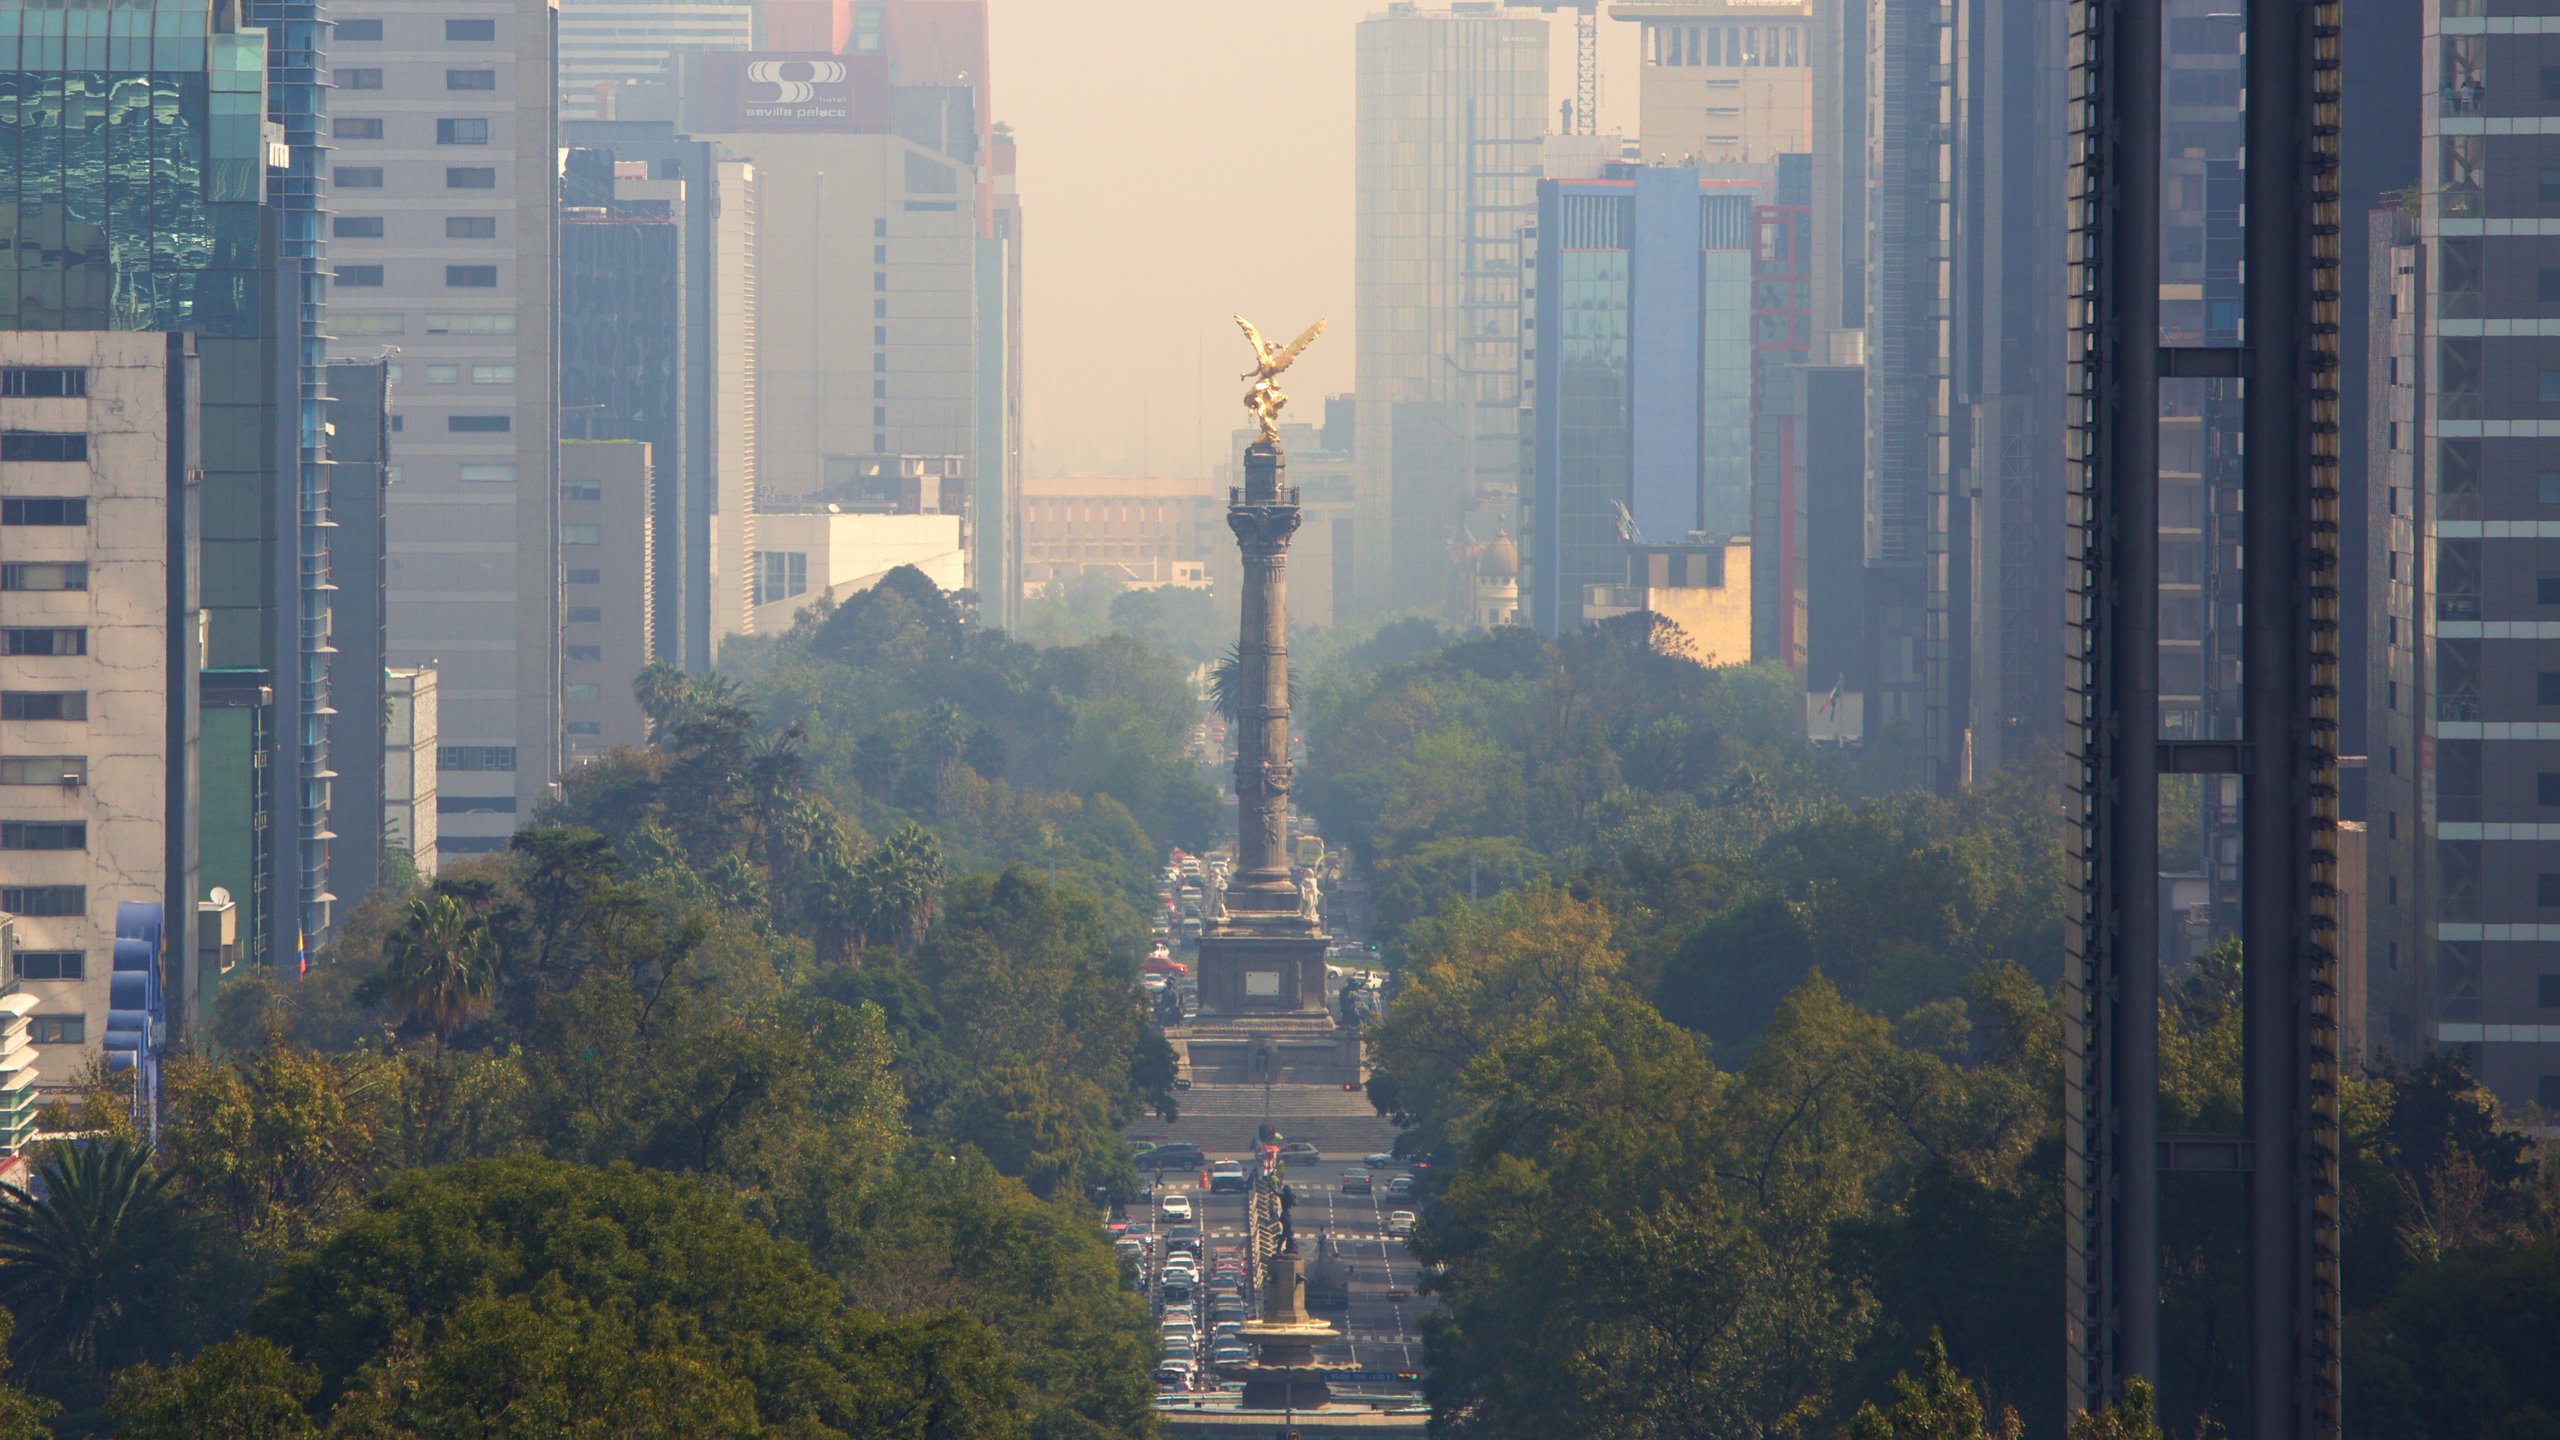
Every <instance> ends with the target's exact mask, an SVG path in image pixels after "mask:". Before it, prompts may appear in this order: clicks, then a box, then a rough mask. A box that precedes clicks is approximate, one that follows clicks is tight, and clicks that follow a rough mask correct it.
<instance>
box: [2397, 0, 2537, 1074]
mask: <svg viewBox="0 0 2560 1440" xmlns="http://www.w3.org/2000/svg"><path fill="white" fill-rule="evenodd" d="M2488 8H2489V7H2485V6H2481V5H2477V4H2469V3H2459V0H2430V3H2429V4H2428V6H2427V10H2426V45H2425V53H2426V54H2427V55H2428V57H2429V63H2430V64H2431V65H2432V66H2434V67H2435V69H2434V73H2431V74H2429V75H2427V76H2426V77H2425V79H2426V82H2427V84H2426V99H2425V100H2424V101H2423V102H2422V103H2423V116H2424V120H2423V133H2424V140H2425V144H2424V148H2423V150H2422V152H2421V155H2422V166H2423V171H2422V177H2421V181H2420V184H2419V185H2418V187H2417V192H2416V201H2415V213H2414V215H2413V216H2412V218H2411V223H2410V224H2409V225H2408V226H2407V227H2406V228H2402V227H2401V226H2399V225H2398V224H2397V223H2396V222H2390V221H2387V220H2386V222H2385V224H2384V225H2383V226H2378V227H2376V229H2375V230H2374V232H2373V238H2374V239H2375V240H2377V241H2379V242H2384V243H2386V244H2387V245H2388V247H2389V252H2390V255H2391V257H2392V263H2391V264H2389V265H2387V266H2386V265H2381V264H2377V265H2375V266H2374V267H2373V276H2374V282H2375V303H2374V304H2373V305H2372V306H2371V307H2370V308H2369V310H2368V314H2369V315H2371V316H2372V317H2374V320H2375V323H2376V326H2377V329H2376V336H2377V339H2381V338H2384V335H2383V331H2382V330H2381V328H2380V327H2385V326H2387V327H2388V339H2389V341H2390V342H2391V343H2390V344H2389V345H2388V346H2387V347H2386V348H2385V349H2384V353H2383V355H2382V357H2381V358H2382V361H2383V363H2382V365H2381V366H2380V367H2379V368H2380V370H2381V375H2380V377H2379V378H2380V380H2381V383H2382V386H2383V387H2384V392H2387V395H2388V398H2387V400H2386V401H2385V403H2379V404H2376V405H2374V406H2373V407H2372V408H2371V410H2370V411H2369V416H2370V418H2369V424H2368V431H2367V434H2368V436H2376V432H2377V431H2378V432H2379V434H2378V437H2377V438H2378V439H2379V441H2380V446H2381V448H2380V452H2379V453H2376V454H2369V455H2368V457H2367V459H2368V466H2369V469H2368V475H2369V477H2370V478H2371V479H2372V480H2374V481H2377V482H2379V483H2375V484H2373V485H2371V487H2370V490H2369V494H2370V496H2371V498H2372V501H2373V502H2374V504H2375V506H2376V509H2377V510H2378V512H2379V513H2378V514H2376V515H2374V516H2373V517H2372V518H2371V526H2372V528H2373V529H2374V530H2376V531H2379V532H2382V534H2383V536H2384V541H2383V543H2382V544H2381V546H2380V547H2379V548H2380V549H2381V551H2382V553H2381V555H2380V557H2379V558H2380V559H2381V561H2382V563H2383V571H2382V575H2381V576H2380V577H2377V582H2376V588H2377V589H2379V590H2381V591H2382V592H2383V594H2384V596H2385V600H2386V607H2387V608H2386V609H2385V611H2384V613H2383V615H2382V617H2381V619H2382V621H2383V626H2382V629H2381V631H2380V632H2379V633H2378V634H2377V635H2376V636H2375V637H2374V638H2375V640H2376V642H2377V649H2376V655H2377V660H2378V662H2379V663H2377V664H2376V665H2375V666H2374V667H2373V668H2374V670H2375V671H2376V673H2377V674H2378V675H2380V676H2382V677H2383V678H2384V679H2385V682H2386V683H2385V688H2384V689H2383V691H2382V693H2381V695H2380V696H2379V697H2376V698H2377V703H2375V704H2374V706H2373V711H2372V719H2371V722H2370V735H2371V743H2372V744H2373V745H2374V746H2375V747H2376V748H2375V751H2374V753H2373V754H2372V755H2371V756H2370V757H2369V761H2368V764H2369V769H2370V772H2371V783H2372V787H2373V791H2372V793H2373V801H2372V804H2371V805H2370V806H2369V808H2368V817H2369V818H2368V824H2369V826H2370V829H2369V832H2368V834H2369V839H2370V844H2371V847H2372V850H2373V852H2374V855H2375V857H2376V858H2375V860H2374V862H2373V863H2372V867H2371V871H2372V874H2373V876H2374V878H2375V879H2377V880H2379V881H2381V882H2382V883H2381V885H2380V886H2379V887H2376V888H2377V893H2374V894H2373V895H2372V896H2371V901H2372V903H2373V904H2374V905H2375V906H2376V908H2375V909H2374V910H2373V911H2372V912H2371V913H2372V914H2373V917H2374V921H2373V925H2372V927H2371V931H2370V938H2369V944H2370V946H2371V947H2372V949H2373V950H2374V951H2378V952H2381V958H2380V959H2379V960H2378V961H2377V963H2376V964H2375V965H2374V966H2373V970H2374V973H2375V976H2376V983H2377V987H2378V988H2381V989H2384V990H2385V991H2386V992H2387V993H2386V994H2384V995H2377V997H2376V1006H2375V1008H2376V1011H2377V1018H2378V1019H2379V1020H2380V1022H2381V1023H2379V1024H2378V1025H2377V1026H2376V1030H2377V1032H2378V1036H2377V1039H2378V1042H2379V1043H2380V1044H2382V1045H2384V1046H2387V1047H2389V1048H2392V1049H2394V1050H2397V1051H2399V1052H2401V1053H2403V1054H2406V1053H2408V1052H2410V1051H2412V1050H2414V1049H2416V1048H2417V1047H2421V1046H2427V1047H2438V1048H2443V1049H2448V1050H2452V1051H2454V1052H2456V1053H2458V1054H2461V1055H2463V1056H2464V1057H2465V1058H2466V1059H2467V1060H2468V1061H2469V1063H2470V1067H2471V1070H2472V1073H2474V1074H2476V1075H2478V1076H2479V1077H2480V1078H2481V1079H2482V1080H2483V1081H2485V1082H2486V1083H2487V1084H2488V1085H2489V1086H2490V1087H2491V1088H2493V1089H2494V1090H2496V1091H2497V1092H2498V1094H2499V1095H2500V1096H2501V1097H2502V1098H2504V1099H2505V1100H2507V1101H2508V1102H2509V1103H2538V1104H2541V1105H2543V1106H2545V1107H2546V1108H2549V1107H2555V1106H2560V963H2555V962H2554V961H2553V959H2552V958H2551V957H2552V956H2553V955H2554V954H2555V953H2560V952H2555V949H2554V946H2555V942H2560V662H2555V661H2554V660H2553V658H2552V657H2553V654H2554V651H2553V646H2552V640H2553V638H2554V636H2555V635H2560V622H2555V621H2554V620H2553V619H2551V618H2549V617H2551V616H2552V615H2554V614H2555V613H2560V519H2555V518H2554V517H2560V461H2555V459H2554V455H2555V454H2560V336H2555V335H2554V334H2553V333H2551V324H2550V321H2549V319H2548V318H2547V317H2548V316H2550V315H2551V314H2552V313H2553V312H2554V309H2555V307H2560V242H2555V240H2554V239H2553V237H2552V236H2551V234H2550V233H2549V230H2550V225H2551V220H2550V217H2552V216H2553V215H2555V214H2560V157H2555V156H2554V155H2553V153H2552V148H2551V144H2550V140H2549V136H2548V133H2547V132H2549V131H2550V130H2552V129H2554V128H2555V127H2560V87H2555V86H2554V85H2553V84H2552V83H2551V77H2552V74H2553V72H2554V69H2555V64H2554V61H2555V58H2560V57H2555V55H2554V53H2553V51H2552V49H2551V46H2550V44H2549V43H2547V41H2548V36H2547V35H2545V34H2544V33H2543V32H2545V31H2550V30H2560V6H2555V5H2553V4H2552V3H2550V0H2535V3H2521V4H2510V5H2505V6H2501V7H2498V8H2499V11H2500V13H2498V14H2496V15H2490V14H2487V13H2485V11H2486V10H2487V9H2488ZM2380 253H2381V252H2380V251H2379V250H2377V252H2376V254H2377V258H2378V257H2379V255H2380ZM2403 272H2405V274H2404V273H2403ZM2385 285H2388V287H2389V288H2388V289H2385V288H2383V287H2384V286H2385ZM2404 387H2405V388H2404ZM2384 392H2377V394H2378V396H2379V395H2381V394H2383V393H2384ZM2404 402H2405V403H2404ZM2404 409H2405V412H2406V413H2405V415H2404V414H2403V413H2402V412H2403V410H2404ZM2404 479H2405V481H2406V483H2405V484H2404V483H2402V482H2403V480H2404ZM2402 577H2406V583H2405V585H2404V584H2402V583H2399V582H2400V581H2401V579H2402ZM2404 737H2405V739H2406V741H2407V742H2409V743H2405V744H2404ZM2393 851H2399V852H2400V853H2399V854H2397V855H2390V856H2389V858H2384V857H2385V856H2386V855H2387V854H2388V852H2393ZM2394 886H2396V887H2397V888H2398V890H2399V894H2398V895H2397V896H2394V895H2393V894H2392V893H2391V887H2394ZM2412 892H2414V893H2412ZM2393 944H2397V945H2399V946H2400V947H2401V950H2400V960H2399V962H2398V968H2397V970H2396V971H2395V970H2394V969H2393V968H2392V962H2391V961H2390V959H2389V954H2390V952H2389V948H2388V947H2389V946H2391V945H2393Z"/></svg>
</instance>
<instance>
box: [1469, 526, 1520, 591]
mask: <svg viewBox="0 0 2560 1440" xmlns="http://www.w3.org/2000/svg"><path fill="white" fill-rule="evenodd" d="M1476 570H1477V573H1479V574H1481V575H1483V576H1484V577H1485V578H1486V579H1488V580H1517V579H1519V578H1520V547H1519V546H1517V545H1514V544H1512V543H1511V532H1510V531H1508V530H1504V531H1502V532H1501V533H1499V534H1497V535H1495V536H1494V537H1493V543H1492V544H1490V545H1487V546H1486V547H1484V559H1483V560H1481V561H1479V562H1478V563H1477V566H1476Z"/></svg>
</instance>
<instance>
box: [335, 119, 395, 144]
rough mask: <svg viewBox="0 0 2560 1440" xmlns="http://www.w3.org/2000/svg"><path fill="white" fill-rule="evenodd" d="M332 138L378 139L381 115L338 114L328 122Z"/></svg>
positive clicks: (380, 130) (380, 134) (379, 137)
mask: <svg viewBox="0 0 2560 1440" xmlns="http://www.w3.org/2000/svg"><path fill="white" fill-rule="evenodd" d="M329 138H330V139H332V140H379V139H381V138H382V117H381V116H379V115H340V116H338V117H337V118H336V119H334V120H331V121H330V122H329Z"/></svg>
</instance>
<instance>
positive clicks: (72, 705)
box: [0, 690, 89, 909]
mask: <svg viewBox="0 0 2560 1440" xmlns="http://www.w3.org/2000/svg"><path fill="white" fill-rule="evenodd" d="M88 718H89V692H88V691H86V690H0V720H86V719H88ZM6 908H8V907H6V906H0V909H6Z"/></svg>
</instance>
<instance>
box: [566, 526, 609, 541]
mask: <svg viewBox="0 0 2560 1440" xmlns="http://www.w3.org/2000/svg"><path fill="white" fill-rule="evenodd" d="M560 543H561V544H563V545H601V544H603V543H604V532H603V529H602V527H600V526H595V525H563V526H561V527H560Z"/></svg>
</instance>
